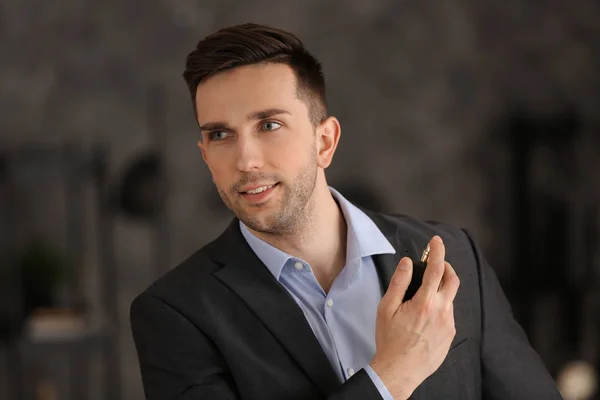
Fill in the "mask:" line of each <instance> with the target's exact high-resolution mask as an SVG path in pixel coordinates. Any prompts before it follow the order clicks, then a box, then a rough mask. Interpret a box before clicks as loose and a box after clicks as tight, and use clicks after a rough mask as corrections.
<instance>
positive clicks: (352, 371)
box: [348, 368, 354, 376]
mask: <svg viewBox="0 0 600 400" xmlns="http://www.w3.org/2000/svg"><path fill="white" fill-rule="evenodd" d="M352 375H354V369H353V368H348V376H352Z"/></svg>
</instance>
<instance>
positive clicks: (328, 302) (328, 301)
mask: <svg viewBox="0 0 600 400" xmlns="http://www.w3.org/2000/svg"><path fill="white" fill-rule="evenodd" d="M325 304H327V307H332V306H333V300H332V299H327V303H325Z"/></svg>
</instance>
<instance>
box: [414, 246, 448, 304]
mask: <svg viewBox="0 0 600 400" xmlns="http://www.w3.org/2000/svg"><path fill="white" fill-rule="evenodd" d="M429 247H430V252H429V259H428V260H427V268H425V272H424V273H423V283H422V285H421V288H419V291H418V292H417V294H418V293H419V292H421V296H424V297H426V298H427V297H430V296H433V295H434V294H436V293H437V291H438V288H439V287H440V283H441V282H442V277H443V276H444V257H445V255H446V250H445V247H444V243H443V242H442V238H440V237H439V236H437V235H436V236H434V237H433V239H431V241H430V242H429Z"/></svg>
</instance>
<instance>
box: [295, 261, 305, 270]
mask: <svg viewBox="0 0 600 400" xmlns="http://www.w3.org/2000/svg"><path fill="white" fill-rule="evenodd" d="M294 267H295V268H296V269H297V270H298V271H302V268H304V266H303V265H302V263H301V262H297V263H296V264H294Z"/></svg>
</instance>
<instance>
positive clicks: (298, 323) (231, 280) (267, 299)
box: [213, 220, 340, 395]
mask: <svg viewBox="0 0 600 400" xmlns="http://www.w3.org/2000/svg"><path fill="white" fill-rule="evenodd" d="M213 256H214V258H215V259H216V260H217V261H218V262H219V263H221V264H223V265H224V267H223V268H221V269H219V270H217V271H216V272H215V276H216V277H217V279H219V280H221V281H222V282H223V283H224V284H225V285H227V286H228V287H229V288H230V289H231V290H232V291H233V292H235V293H236V294H237V295H238V296H239V297H240V298H241V299H242V300H243V301H244V302H245V303H246V304H247V305H248V307H249V308H250V309H251V310H252V311H253V312H254V313H255V314H256V316H257V317H258V318H259V319H260V320H261V321H262V322H263V323H264V325H265V326H266V327H267V328H268V329H269V331H270V332H271V333H272V334H273V335H274V336H275V337H276V338H277V340H278V341H279V342H280V343H281V345H282V346H283V347H284V348H285V349H286V350H287V351H288V352H289V354H290V355H291V356H292V358H293V359H294V360H295V361H296V362H297V363H298V364H299V365H300V367H301V368H302V369H303V370H304V371H305V372H306V374H307V375H308V376H309V377H310V378H311V380H312V381H313V382H314V383H315V385H316V386H317V387H319V388H320V389H321V390H322V391H323V393H324V394H325V395H328V394H329V393H331V392H333V391H334V390H335V389H336V388H337V387H338V386H339V385H340V381H339V378H338V377H337V375H336V373H335V371H334V370H333V368H332V366H331V364H330V362H329V360H328V358H327V357H326V355H325V353H324V352H323V349H322V348H321V345H320V344H319V342H318V340H317V338H316V337H315V335H314V333H313V331H312V329H311V328H310V325H309V324H308V322H307V321H306V318H305V316H304V313H303V312H302V310H301V309H300V307H299V306H298V305H297V304H296V302H295V300H294V299H293V298H292V297H291V296H290V295H289V293H288V292H287V290H286V289H285V288H284V287H283V286H282V285H281V284H280V283H279V282H278V281H277V280H276V279H275V278H274V277H273V275H272V274H271V273H270V272H269V271H268V269H267V268H266V267H265V266H264V265H263V264H262V262H261V261H260V260H259V258H258V257H257V256H256V255H255V254H254V252H253V251H252V249H251V248H250V246H248V244H247V242H246V241H245V239H244V237H243V236H242V234H241V232H240V230H239V225H238V221H237V220H234V221H233V222H232V223H231V225H230V226H229V228H228V229H227V230H226V231H225V232H224V233H223V235H221V237H220V238H219V239H217V241H216V242H215V247H214V251H213Z"/></svg>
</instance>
